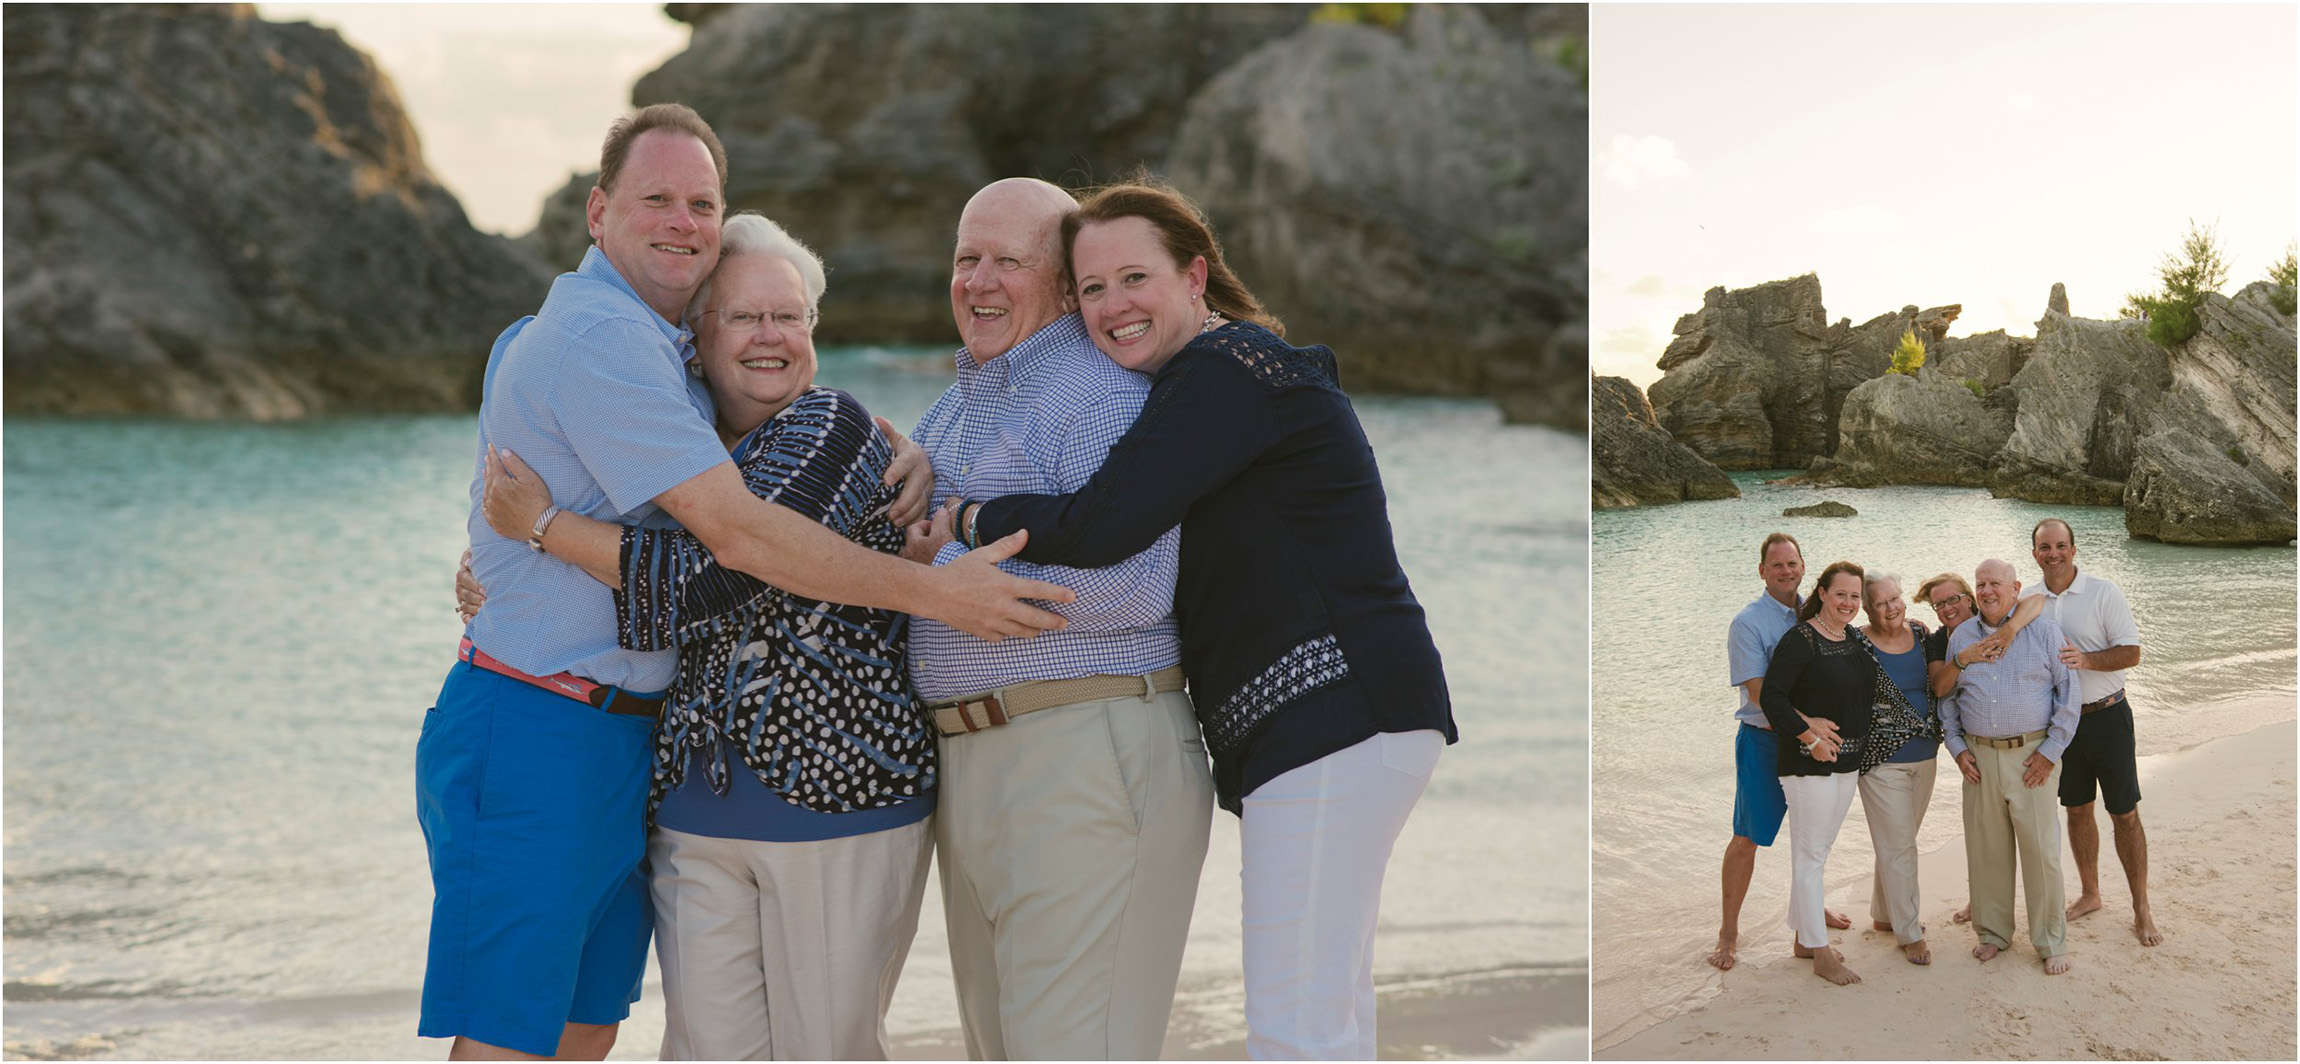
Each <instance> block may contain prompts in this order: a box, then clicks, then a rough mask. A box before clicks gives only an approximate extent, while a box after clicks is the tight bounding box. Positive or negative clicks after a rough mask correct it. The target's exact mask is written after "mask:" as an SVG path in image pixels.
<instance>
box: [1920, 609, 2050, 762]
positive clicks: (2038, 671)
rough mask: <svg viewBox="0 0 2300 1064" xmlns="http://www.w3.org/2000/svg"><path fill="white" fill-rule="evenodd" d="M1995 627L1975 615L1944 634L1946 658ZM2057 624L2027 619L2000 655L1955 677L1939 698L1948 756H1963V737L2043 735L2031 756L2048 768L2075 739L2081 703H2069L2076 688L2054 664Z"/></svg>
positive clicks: (2001, 737) (1964, 747) (2006, 737)
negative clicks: (1952, 686) (2046, 763)
mask: <svg viewBox="0 0 2300 1064" xmlns="http://www.w3.org/2000/svg"><path fill="white" fill-rule="evenodd" d="M1994 631H1996V627H1995V626H1993V625H1990V624H1988V623H1987V622H1985V621H1983V620H1981V618H1980V617H1979V616H1978V615H1975V616H1974V617H1973V618H1972V619H1970V620H1967V621H1966V622H1965V623H1963V624H1960V625H1958V626H1957V630H1956V631H1954V632H1951V633H1949V656H1951V657H1955V656H1956V655H1958V654H1961V653H1963V652H1964V650H1965V648H1966V647H1969V646H1972V645H1973V644H1974V643H1978V642H1980V641H1981V640H1983V639H1986V638H1988V636H1989V633H1991V632H1994ZM2061 640H2062V636H2061V631H2060V626H2059V625H2057V624H2054V623H2053V622H2052V619H2051V618H2049V617H2039V618H2037V619H2036V620H2033V621H2030V622H2029V624H2028V627H2026V628H2023V629H2021V630H2020V634H2019V635H2016V636H2014V637H2013V641H2012V645H2011V646H2008V647H2006V648H2005V653H2004V657H2002V658H1999V659H1997V660H1995V661H1982V662H1975V663H1974V664H1973V665H1971V666H1970V667H1968V668H1966V669H1965V670H1964V671H1962V672H1960V673H1958V674H1957V689H1956V691H1955V692H1953V693H1951V694H1950V695H1949V697H1947V698H1945V699H1942V700H1941V731H1942V732H1943V735H1942V738H1943V739H1944V740H1945V741H1946V742H1947V743H1948V746H1949V753H1951V754H1961V753H1964V752H1965V749H1966V744H1965V735H1966V734H1967V733H1970V734H1973V735H1985V736H1987V737H1989V738H1991V739H2010V738H2012V737H2013V736H2015V735H2027V734H2028V733H2030V732H2035V731H2041V732H2044V733H2045V737H2044V741H2043V742H2041V743H2038V744H2037V748H2036V749H2037V752H2038V753H2040V754H2043V755H2044V757H2045V760H2047V761H2050V762H2052V763H2053V764H2056V765H2057V764H2059V763H2060V755H2061V753H2062V752H2063V751H2066V750H2067V749H2068V744H2069V740H2071V739H2073V738H2075V737H2076V721H2077V717H2078V716H2079V715H2081V714H2082V712H2083V710H2082V704H2081V703H2079V702H2077V701H2076V699H2075V695H2076V684H2075V683H2074V682H2073V681H2072V680H2071V679H2070V678H2069V675H2068V666H2067V665H2065V664H2063V663H2062V662H2061V660H2060V645H2061Z"/></svg>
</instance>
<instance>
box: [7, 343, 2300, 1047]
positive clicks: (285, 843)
mask: <svg viewBox="0 0 2300 1064" xmlns="http://www.w3.org/2000/svg"><path fill="white" fill-rule="evenodd" d="M948 372H949V371H948V363H947V361H945V356H942V355H937V354H929V353H922V352H917V351H905V352H888V351H881V350H876V349H861V350H842V351H834V352H826V353H825V355H824V359H823V369H822V373H821V377H820V382H821V383H823V384H826V385H830V386H834V387H839V388H844V389H846V390H848V391H850V392H853V393H854V394H856V395H857V396H859V397H860V398H861V399H862V400H863V402H864V403H865V404H866V405H868V406H870V407H871V408H872V409H873V410H874V411H875V412H878V413H882V414H884V415H886V416H888V417H889V418H891V419H892V420H893V421H894V422H895V423H896V424H897V425H900V426H904V427H907V426H909V425H910V424H912V423H914V422H915V421H916V420H917V417H918V415H919V414H920V413H921V412H923V411H924V410H925V408H926V406H927V404H928V403H929V402H931V401H932V400H933V398H934V396H935V395H937V394H938V393H939V392H940V390H941V388H942V386H943V384H944V383H945V382H946V381H947V379H948ZM1358 408H1359V411H1360V414H1361V416H1362V418H1363V419H1364V421H1365V424H1366V428H1367V431H1368V434H1369V435H1370V436H1371V437H1372V439H1373V442H1374V446H1375V448H1376V451H1377V453H1378V454H1379V456H1380V460H1381V464H1382V469H1383V473H1384V478H1385V481H1386V483H1387V486H1388V489H1389V492H1390V507H1391V517H1392V519H1393V521H1394V523H1395V526H1396V530H1397V536H1398V543H1399V548H1400V552H1401V554H1402V555H1403V557H1404V559H1405V564H1406V568H1407V571H1408V574H1409V575H1410V576H1411V578H1412V579H1413V582H1414V587H1415V590H1416V592H1417V593H1418V594H1419V596H1420V598H1421V600H1422V603H1423V605H1424V606H1425V607H1426V608H1427V609H1428V611H1429V614H1430V618H1431V626H1432V628H1433V629H1434V630H1435V633H1436V636H1437V641H1438V645H1439V647H1440V649H1441V651H1442V652H1443V653H1444V655H1445V662H1446V669H1447V673H1448V676H1449V678H1450V680H1451V683H1452V690H1453V697H1454V702H1455V707H1456V714H1457V716H1458V718H1459V720H1460V723H1461V727H1462V732H1463V735H1464V742H1463V743H1462V744H1461V745H1459V746H1457V747H1454V748H1451V749H1450V750H1449V751H1448V752H1447V754H1446V755H1445V759H1444V760H1443V761H1442V762H1441V763H1440V766H1439V769H1438V774H1437V777H1436V780H1435V782H1434V783H1433V784H1432V786H1431V788H1430V791H1429V794H1428V796H1427V797H1426V798H1425V799H1424V800H1423V802H1422V805H1421V806H1420V808H1419V809H1418V810H1417V811H1416V813H1415V815H1414V819H1413V821H1412V823H1411V824H1410V825H1409V826H1408V828H1407V832H1406V835H1405V837H1404V838H1403V839H1401V840H1400V843H1399V847H1398V851H1397V857H1396V859H1395V860H1394V861H1393V864H1392V866H1391V872H1390V877H1389V882H1388V886H1387V890H1386V892H1385V895H1384V896H1385V908H1384V912H1383V923H1382V929H1381V940H1380V953H1379V955H1378V957H1377V972H1378V974H1379V977H1380V978H1381V979H1382V980H1383V981H1384V982H1385V983H1390V982H1401V981H1409V980H1410V981H1415V982H1422V981H1436V982H1437V983H1439V984H1441V985H1442V983H1443V982H1444V981H1446V980H1450V979H1473V978H1478V977H1481V976H1483V975H1490V974H1492V973H1495V972H1508V971H1528V972H1540V971H1553V970H1574V969H1577V968H1578V967H1579V966H1581V965H1583V964H1584V963H1585V962H1586V958H1587V955H1588V953H1587V937H1586V936H1587V931H1588V924H1587V918H1586V915H1585V914H1586V912H1587V905H1588V896H1587V891H1586V887H1585V880H1584V875H1585V873H1586V865H1585V863H1584V860H1583V856H1582V855H1583V854H1584V853H1586V852H1587V850H1586V847H1587V844H1588V832H1587V827H1586V821H1585V820H1584V802H1583V794H1584V789H1585V786H1586V783H1587V763H1586V761H1585V757H1584V750H1585V747H1586V741H1587V727H1586V718H1585V716H1584V704H1585V703H1584V698H1585V686H1584V685H1585V679H1584V677H1585V673H1586V667H1587V662H1586V660H1585V644H1584V641H1583V618H1584V616H1585V615H1586V611H1587V608H1588V600H1587V591H1586V585H1585V583H1584V577H1583V572H1584V569H1585V566H1586V555H1585V550H1586V547H1585V542H1586V539H1585V537H1586V532H1587V523H1586V517H1585V506H1586V501H1585V500H1586V499H1587V486H1586V480H1585V476H1586V466H1587V456H1588V449H1587V445H1586V443H1585V442H1584V439H1583V438H1582V437H1579V436H1569V435H1564V434H1560V433H1555V432H1551V431H1547V430H1541V429H1531V428H1523V427H1505V426H1503V425H1501V424H1500V421H1499V417H1498V416H1497V414H1496V413H1495V411H1494V409H1493V407H1492V406H1491V405H1490V404H1486V403H1481V402H1467V401H1449V400H1424V399H1367V400H1362V401H1360V402H1359V403H1358ZM473 440H474V433H473V421H472V419H471V418H470V417H468V416H441V417H393V418H350V419H332V420H324V421H316V422H309V423H300V424H289V425H245V424H186V423H173V422H151V421H122V420H95V421H62V420H39V419H19V418H11V419H9V420H8V421H7V423H6V424H5V504H6V523H5V552H4V558H5V574H4V575H5V584H4V586H5V640H6V641H5V689H4V697H5V716H4V718H0V729H4V731H0V739H4V750H5V764H4V768H5V821H4V822H5V828H4V837H0V843H4V846H5V912H6V929H5V934H6V939H5V947H6V949H5V975H6V983H5V995H4V999H5V1004H6V1021H5V1026H6V1034H5V1037H6V1041H7V1050H8V1054H9V1055H10V1056H27V1055H93V1056H119V1057H143V1058H150V1057H172V1056H188V1057H195V1058H197V1057H235V1056H253V1057H283V1056H289V1057H329V1058H357V1057H372V1056H401V1055H408V1054H418V1053H421V1054H443V1053H444V1044H443V1043H429V1044H425V1043H419V1042H417V1041H416V1040H415V1039H414V1037H413V1032H414V1025H415V1012H416V1001H417V991H418V987H419V986H420V984H421V979H422V967H423V945H424V933H425V930H424V929H425V922H426V919H427V915H428V911H429V905H430V886H429V880H428V877H427V874H426V870H425V866H424V854H423V845H422V838H421V835H420V833H419V832H418V831H417V829H416V825H415V818H414V793H413V758H414V747H415V737H416V731H417V728H418V726H419V724H420V721H421V718H422V715H423V711H424V708H425V707H426V706H428V705H429V704H430V700H431V697H432V695H433V694H434V693H435V692H436V691H437V689H438V685H439V681H440V679H441V677H442V676H443V675H444V674H445V670H446V667H447V665H448V664H449V663H450V662H451V661H452V658H453V654H454V646H455V640H456V636H457V633H458V631H459V625H458V623H457V621H456V619H455V617H454V615H453V613H452V596H451V593H450V581H451V578H452V570H453V566H454V564H455V558H456V555H457V553H458V552H459V551H460V550H461V549H462V547H463V540H464V532H463V525H464V514H465V508H466V494H465V492H466V488H467V485H468V483H469V478H470V475H471V463H472V448H473ZM2287 571H2288V570H2287ZM2285 634H2286V638H2285V639H2284V642H2285V644H2286V645H2287V646H2288V645H2289V644H2290V639H2289V630H2288V629H2287V631H2286V633H2285ZM2287 671H2289V670H2287ZM1218 817H1219V819H1218V821H1217V826H1216V832H1215V836H1214V838H1215V841H1214V851H1215V852H1214V854H1213V855H1212V856H1211V857H1210V858H1209V860H1208V862H1207V871H1206V876H1205V880H1204V884H1203V885H1202V887H1201V890H1200V902H1199V909H1198V916H1197V919H1196V921H1195V924H1194V926H1193V929H1192V932H1191V934H1192V940H1191V944H1190V949H1189V952H1188V954H1187V957H1186V960H1185V966H1186V972H1185V978H1184V991H1185V996H1186V997H1189V998H1191V1000H1193V1001H1197V1002H1199V1003H1200V1005H1201V1006H1202V1007H1203V1008H1204V1010H1206V1011H1211V1012H1217V1013H1218V1012H1223V1011H1225V1010H1227V1011H1234V1009H1235V1006H1234V1001H1233V1000H1232V999H1233V997H1234V994H1235V987H1236V978H1237V976H1236V968H1237V897H1238V891H1237V882H1236V872H1237V862H1236V831H1235V827H1234V824H1233V823H1231V822H1230V818H1229V816H1228V814H1218ZM936 908H937V903H936V901H935V898H934V896H933V892H932V890H931V888H930V892H929V899H928V905H927V915H926V918H925V920H924V921H922V927H921V930H920V935H919V938H918V941H917V943H916V945H915V946H914V947H913V950H912V956H911V962H910V966H909V968H908V970H907V972H906V975H905V978H904V981H903V984H902V988H901V990H900V991H899V992H898V996H897V1000H896V1006H895V1010H894V1015H893V1016H892V1018H891V1021H890V1028H891V1029H892V1030H893V1032H894V1033H896V1034H897V1035H898V1036H899V1035H901V1034H903V1033H905V1032H918V1031H929V1030H939V1029H944V1028H949V1027H954V1026H955V1024H956V1014H955V1005H954V1004H953V1002H952V999H951V995H950V991H949V986H948V983H949V975H948V973H949V966H948V961H947V958H946V956H945V954H944V945H943V940H942V938H941V934H942V931H941V921H940V919H939V915H938V914H937V912H936V911H935V910H936ZM646 994H647V999H646V1001H644V1002H642V1004H641V1005H640V1006H639V1007H638V1008H639V1011H638V1013H636V1014H635V1016H634V1025H635V1028H636V1027H637V1026H638V1020H639V1018H640V1016H642V1015H644V1014H646V1012H647V1011H648V1010H650V1009H652V1010H655V1013H656V1015H658V1016H659V1012H660V1008H661V995H660V989H659V985H658V983H657V981H656V976H655V975H654V973H653V971H652V969H650V972H649V976H648V986H647V991H646ZM1185 1007H1188V1006H1187V1004H1186V1006H1185ZM658 1023H659V1021H658ZM658 1029H659V1028H658ZM654 1048H655V1047H654V1046H653V1045H652V1044H651V1043H649V1042H648V1041H646V1040H644V1039H643V1038H642V1039H637V1040H634V1039H628V1038H627V1039H626V1040H625V1041H624V1042H623V1044H621V1045H619V1046H618V1047H617V1051H616V1055H617V1056H619V1057H622V1056H638V1057H651V1056H652V1055H653V1051H654Z"/></svg>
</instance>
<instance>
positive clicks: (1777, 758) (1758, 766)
mask: <svg viewBox="0 0 2300 1064" xmlns="http://www.w3.org/2000/svg"><path fill="white" fill-rule="evenodd" d="M1788 815H1789V798H1788V796H1787V795H1785V794H1783V793H1781V740H1780V739H1779V738H1777V737H1775V736H1774V734H1773V733H1772V732H1769V731H1766V730H1765V729H1763V728H1760V727H1757V726H1756V725H1753V724H1743V725H1741V733H1740V734H1739V735H1738V736H1736V737H1735V738H1734V740H1733V834H1735V835H1739V836H1741V837H1742V838H1745V839H1748V840H1749V841H1751V842H1754V843H1756V844H1757V845H1759V846H1771V845H1773V839H1774V837H1776V836H1778V835H1780V834H1781V821H1782V819H1783V818H1784V817H1787V816H1788Z"/></svg>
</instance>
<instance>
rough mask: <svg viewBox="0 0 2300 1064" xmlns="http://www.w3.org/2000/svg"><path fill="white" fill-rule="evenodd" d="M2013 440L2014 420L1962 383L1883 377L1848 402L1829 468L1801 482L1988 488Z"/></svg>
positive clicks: (1933, 377)
mask: <svg viewBox="0 0 2300 1064" xmlns="http://www.w3.org/2000/svg"><path fill="white" fill-rule="evenodd" d="M2011 434H2012V417H2011V415H2010V414H2009V413H2008V412H2005V411H2002V410H1992V409H1990V408H1989V407H1988V406H1987V405H1986V404H1985V403H1983V402H1982V401H1981V398H1980V397H1979V396H1976V395H1974V394H1973V393H1972V392H1971V391H1970V390H1968V389H1967V388H1966V387H1965V386H1964V383H1963V382H1962V381H1959V380H1955V379H1953V378H1951V377H1949V376H1948V375H1946V374H1943V373H1938V372H1935V371H1933V370H1930V369H1927V370H1921V371H1919V373H1918V374H1917V376H1915V377H1909V376H1905V375H1902V374H1897V373H1888V374H1885V375H1884V376H1881V377H1877V378H1874V379H1872V380H1869V381H1865V382H1863V383H1862V384H1861V386H1860V387H1858V388H1855V389H1853V391H1852V393H1851V394H1850V395H1847V396H1846V397H1845V406H1844V410H1843V411H1842V413H1841V415H1840V419H1839V423H1838V435H1839V439H1840V440H1841V441H1842V442H1841V444H1840V446H1839V447H1838V449H1837V453H1836V454H1835V455H1834V456H1833V458H1834V460H1833V461H1831V462H1829V463H1827V465H1826V466H1825V467H1824V466H1823V464H1822V463H1818V462H1816V463H1815V466H1814V468H1813V470H1812V472H1811V473H1810V474H1808V476H1807V477H1806V480H1807V482H1809V483H1820V484H1842V485H1847V486H1858V487H1874V486H1879V485H1885V484H1962V485H1970V486H1974V487H1980V486H1985V485H1986V484H1987V483H1988V476H1989V460H1990V459H1991V458H1992V457H1993V456H1994V455H1995V454H1996V452H1997V449H1998V448H1999V447H2001V446H2003V444H2004V441H2005V439H2006V437H2008V436H2010V435H2011Z"/></svg>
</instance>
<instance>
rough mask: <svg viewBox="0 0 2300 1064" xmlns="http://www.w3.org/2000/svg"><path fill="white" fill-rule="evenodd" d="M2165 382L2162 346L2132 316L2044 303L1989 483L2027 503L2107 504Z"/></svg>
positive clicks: (2153, 416) (2118, 490) (2153, 418)
mask: <svg viewBox="0 0 2300 1064" xmlns="http://www.w3.org/2000/svg"><path fill="white" fill-rule="evenodd" d="M2171 383H2172V373H2171V367H2170V364H2169V362H2168V360H2167V358H2166V355H2165V352H2164V349H2162V348H2160V347H2157V346H2156V345H2155V344H2152V343H2149V342H2148V339H2147V337H2146V335H2145V334H2144V332H2143V327H2142V324H2141V323H2140V322H2138V321H2130V320H2126V321H2095V320H2093V319H2089V318H2072V317H2070V316H2068V315H2066V314H2062V313H2059V312H2058V311H2055V310H2052V309H2049V308H2048V309H2047V310H2046V311H2045V315H2044V317H2043V318H2042V319H2040V320H2039V321H2038V322H2037V336H2036V345H2035V347H2034V348H2033V350H2032V351H2031V353H2030V355H2029V358H2028V360H2027V363H2026V364H2025V365H2024V366H2022V368H2021V371H2020V373H2019V374H2017V375H2016V376H2014V378H2013V380H2012V384H2011V387H2012V388H2013V389H2015V390H2016V391H2017V392H2018V393H2019V397H2020V409H2019V411H2018V413H2017V414H2016V415H2015V417H2014V421H2013V432H2012V435H2011V436H2010V437H2009V438H2008V439H2007V440H2006V441H2005V445H2004V447H2003V449H2001V450H2000V451H1999V452H1998V453H1997V457H1996V459H1995V461H1994V462H1993V463H1992V470H1991V474H1990V479H1989V490H1990V491H1991V492H1993V493H1995V494H1997V495H2000V496H2012V497H2016V498H2022V499H2028V500H2030V501H2032V502H2060V503H2072V502H2073V503H2083V504H2087V505H2098V506H2113V505H2115V504H2116V502H2117V501H2118V500H2119V499H2121V498H2122V497H2123V495H2124V479H2125V476H2126V474H2127V473H2128V472H2129V471H2130V469H2131V466H2132V454H2133V447H2134V445H2135V444H2136V443H2137V442H2138V440H2139V439H2140V438H2141V437H2142V436H2146V435H2148V434H2149V433H2151V432H2153V431H2155V430H2156V428H2158V427H2159V426H2158V417H2157V414H2158V408H2159V406H2160V405H2161V398H2162V396H2163V395H2164V393H2165V391H2166V389H2167V388H2169V387H2170V385H2171Z"/></svg>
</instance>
